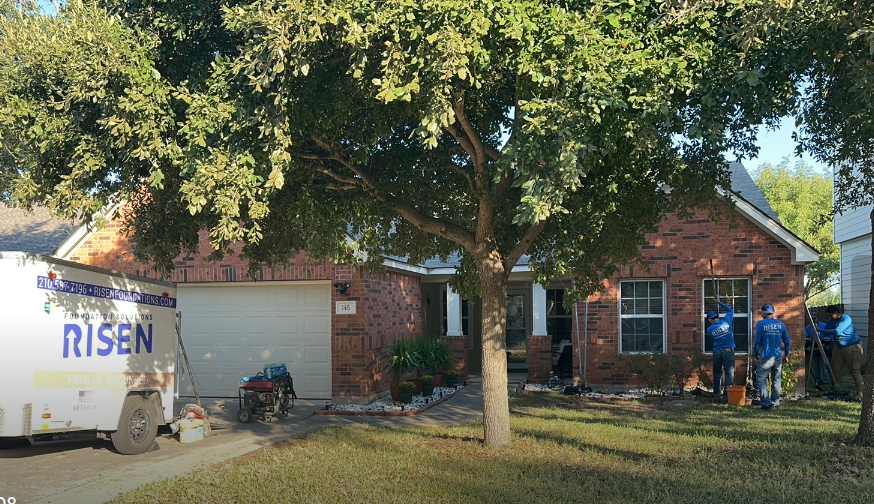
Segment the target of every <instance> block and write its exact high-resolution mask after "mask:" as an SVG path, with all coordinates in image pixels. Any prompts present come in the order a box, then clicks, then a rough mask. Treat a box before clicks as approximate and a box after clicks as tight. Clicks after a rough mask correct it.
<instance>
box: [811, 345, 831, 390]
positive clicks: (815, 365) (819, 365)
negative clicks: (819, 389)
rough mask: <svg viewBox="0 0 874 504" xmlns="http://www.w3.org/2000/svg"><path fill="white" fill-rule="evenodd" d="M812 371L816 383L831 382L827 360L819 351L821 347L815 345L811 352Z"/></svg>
mask: <svg viewBox="0 0 874 504" xmlns="http://www.w3.org/2000/svg"><path fill="white" fill-rule="evenodd" d="M809 355H810V373H811V374H812V375H813V380H814V383H816V385H818V386H822V385H829V384H831V382H832V381H831V378H829V372H828V369H826V365H825V361H824V360H823V359H822V354H820V353H819V348H816V347H815V346H814V348H813V350H811V352H810V354H809Z"/></svg>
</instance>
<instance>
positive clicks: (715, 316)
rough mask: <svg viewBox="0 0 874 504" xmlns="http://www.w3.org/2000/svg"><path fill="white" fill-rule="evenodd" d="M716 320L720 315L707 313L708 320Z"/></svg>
mask: <svg viewBox="0 0 874 504" xmlns="http://www.w3.org/2000/svg"><path fill="white" fill-rule="evenodd" d="M715 318H719V314H718V313H716V312H715V311H709V312H707V319H708V320H713V319H715Z"/></svg>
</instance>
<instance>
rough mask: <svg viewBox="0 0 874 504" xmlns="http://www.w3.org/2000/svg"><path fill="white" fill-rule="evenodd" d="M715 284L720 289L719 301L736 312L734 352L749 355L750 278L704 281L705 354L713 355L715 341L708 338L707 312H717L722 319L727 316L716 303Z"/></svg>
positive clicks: (723, 309)
mask: <svg viewBox="0 0 874 504" xmlns="http://www.w3.org/2000/svg"><path fill="white" fill-rule="evenodd" d="M714 282H715V283H716V288H717V289H719V300H720V301H722V302H723V303H725V304H727V305H728V306H731V308H732V309H733V310H734V322H733V323H732V326H733V329H734V345H735V347H734V351H735V352H736V353H747V352H749V349H750V335H751V334H752V331H751V325H752V322H751V318H750V279H749V278H719V277H717V278H715V279H714V278H705V279H704V289H703V292H704V302H703V306H704V313H703V314H702V316H703V317H704V325H703V327H704V332H702V334H704V338H703V340H704V352H705V353H713V341H712V340H711V339H710V338H708V337H707V333H706V331H707V327H709V326H710V322H709V321H708V320H707V312H710V311H715V312H717V313H718V314H719V316H720V317H723V316H725V308H723V307H721V306H719V305H718V304H717V303H716V296H715V295H714V293H715V292H716V291H715V290H714V288H713V287H714Z"/></svg>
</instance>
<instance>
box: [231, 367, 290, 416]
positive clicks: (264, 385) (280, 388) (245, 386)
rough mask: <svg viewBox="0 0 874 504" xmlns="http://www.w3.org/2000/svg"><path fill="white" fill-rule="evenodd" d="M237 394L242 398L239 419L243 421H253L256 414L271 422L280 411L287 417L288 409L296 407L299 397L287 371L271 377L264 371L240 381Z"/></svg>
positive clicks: (238, 413)
mask: <svg viewBox="0 0 874 504" xmlns="http://www.w3.org/2000/svg"><path fill="white" fill-rule="evenodd" d="M237 395H238V396H239V399H240V411H238V412H237V419H238V420H240V421H241V422H243V423H249V422H251V421H252V417H253V416H254V415H259V416H260V417H261V418H262V419H263V420H264V421H265V422H270V420H271V419H272V418H273V415H276V414H278V413H282V416H283V417H286V418H287V417H288V410H290V409H291V408H294V400H295V399H297V394H295V392H294V380H293V379H292V378H291V375H290V374H289V373H287V372H285V373H281V374H279V375H277V376H274V377H271V378H267V377H266V376H264V375H263V374H262V373H258V374H257V375H255V376H252V377H249V378H246V379H244V380H243V381H242V382H241V383H240V386H239V389H238V391H237Z"/></svg>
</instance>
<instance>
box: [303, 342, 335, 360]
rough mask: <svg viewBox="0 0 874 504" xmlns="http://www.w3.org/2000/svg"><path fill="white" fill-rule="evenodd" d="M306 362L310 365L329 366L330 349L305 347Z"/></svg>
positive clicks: (313, 346) (325, 347)
mask: <svg viewBox="0 0 874 504" xmlns="http://www.w3.org/2000/svg"><path fill="white" fill-rule="evenodd" d="M306 360H307V362H311V363H319V364H330V363H331V349H330V348H329V347H328V346H325V345H323V346H315V345H309V346H307V347H306Z"/></svg>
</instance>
